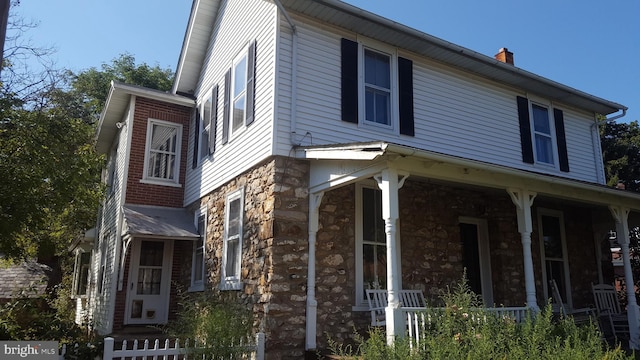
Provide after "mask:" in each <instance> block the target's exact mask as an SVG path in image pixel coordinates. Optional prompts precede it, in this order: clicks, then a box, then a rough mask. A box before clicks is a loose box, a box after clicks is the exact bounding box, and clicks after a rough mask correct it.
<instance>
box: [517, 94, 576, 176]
mask: <svg viewBox="0 0 640 360" xmlns="http://www.w3.org/2000/svg"><path fill="white" fill-rule="evenodd" d="M517 105H518V119H519V122H520V144H521V147H522V161H523V162H525V163H528V164H534V165H538V164H539V165H543V166H545V167H547V168H549V167H552V168H555V169H559V170H560V171H563V172H569V156H568V152H567V139H566V135H565V131H564V112H563V111H562V110H560V109H557V108H552V107H551V106H547V105H545V104H543V103H542V102H537V101H536V102H533V101H530V100H529V99H527V98H524V97H521V96H518V97H517Z"/></svg>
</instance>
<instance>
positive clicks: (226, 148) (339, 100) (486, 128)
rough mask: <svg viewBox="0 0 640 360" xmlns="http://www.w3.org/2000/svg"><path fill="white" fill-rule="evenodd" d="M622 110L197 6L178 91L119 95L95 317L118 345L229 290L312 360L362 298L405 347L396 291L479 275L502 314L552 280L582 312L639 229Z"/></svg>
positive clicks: (274, 334)
mask: <svg viewBox="0 0 640 360" xmlns="http://www.w3.org/2000/svg"><path fill="white" fill-rule="evenodd" d="M625 110H626V108H625V107H624V106H623V105H620V104H617V103H615V102H611V101H608V100H605V99H601V98H599V97H596V96H593V95H590V94H586V93H584V92H581V91H579V90H576V89H573V88H571V87H568V86H565V85H562V84H559V83H557V82H554V81H552V80H549V79H545V78H543V77H541V76H538V75H536V74H532V73H530V72H528V71H526V70H523V69H520V68H518V67H517V66H515V65H514V64H513V54H511V53H509V52H508V50H506V49H502V50H501V51H500V52H499V53H498V55H497V56H496V57H493V56H486V55H483V54H479V53H477V52H474V51H472V50H469V49H466V48H463V47H460V46H457V45H455V44H451V43H449V42H446V41H444V40H441V39H439V38H436V37H433V36H431V35H428V34H425V33H422V32H420V31H418V30H415V29H412V28H409V27H406V26H403V25H401V24H398V23H396V22H393V21H390V20H388V19H385V18H383V17H381V16H378V15H375V14H372V13H369V12H366V11H364V10H362V9H359V8H356V7H354V6H351V5H349V4H346V3H343V2H341V1H337V0H314V1H312V0H272V1H268V0H244V1H232V0H195V1H194V2H193V7H192V12H191V16H190V19H189V23H188V26H187V30H186V35H185V40H184V44H183V47H182V51H181V53H180V57H179V63H178V67H177V71H176V78H175V83H174V86H173V89H172V91H171V92H170V93H162V92H158V91H153V90H148V89H144V88H139V87H135V86H129V85H122V84H113V85H112V88H111V92H110V94H109V97H108V101H107V104H106V107H105V111H104V113H103V115H102V117H101V120H100V129H99V132H98V144H97V146H98V150H99V151H101V152H103V153H105V154H107V155H108V158H109V162H108V167H107V170H106V171H105V181H106V182H107V185H108V186H109V193H108V194H107V198H106V199H105V203H104V205H103V206H102V208H101V210H100V217H99V224H98V228H97V234H96V240H95V244H94V248H93V260H92V266H91V274H90V276H89V278H90V279H91V280H90V290H89V291H88V294H89V300H88V301H86V304H87V308H88V311H89V313H90V314H91V316H92V319H93V321H94V323H95V326H96V329H97V330H98V331H99V332H101V333H111V332H113V331H116V330H118V329H121V328H123V327H126V326H130V325H135V324H158V323H165V322H166V321H168V320H169V319H171V317H172V316H173V315H175V311H176V310H177V309H176V300H175V296H174V295H175V291H176V290H175V286H173V285H172V284H175V283H181V284H184V285H185V286H184V287H185V288H186V289H187V290H188V291H193V292H198V291H203V290H206V289H218V290H219V291H222V292H227V293H230V294H233V295H235V298H236V299H237V301H238V302H242V303H244V304H246V305H247V306H248V307H250V308H252V309H253V312H254V319H255V328H256V330H258V329H259V330H262V331H264V332H265V333H266V335H267V353H268V354H269V355H268V356H269V357H272V358H297V357H301V356H303V355H304V352H305V350H314V349H317V348H322V347H324V346H326V334H327V333H330V334H331V336H332V337H333V338H334V339H337V340H340V339H346V338H348V337H350V336H351V335H352V333H353V328H354V327H356V328H359V329H366V327H367V326H368V324H369V314H368V313H367V311H366V310H367V306H366V299H365V289H368V288H383V289H387V290H388V293H389V294H388V295H389V307H388V308H387V311H386V315H387V321H386V331H387V335H388V336H395V335H401V334H402V333H404V327H403V326H404V324H403V319H402V316H401V314H400V310H399V309H398V300H397V292H398V290H399V289H419V290H422V291H423V292H424V293H425V295H426V296H427V298H429V299H430V301H435V300H436V298H437V294H438V291H439V290H440V289H442V288H443V287H444V286H446V285H448V284H451V283H453V282H455V281H458V280H459V279H460V278H461V277H462V274H463V272H464V271H465V269H466V274H467V276H468V277H469V284H470V286H471V287H472V289H473V290H474V291H476V292H477V293H478V294H481V296H482V298H483V299H484V301H485V304H486V305H487V306H500V305H504V306H522V307H524V306H526V307H530V308H538V307H541V306H543V305H544V304H546V303H547V299H548V298H550V297H551V293H550V290H549V285H548V284H549V281H550V280H555V282H556V283H557V284H558V287H559V290H560V293H561V295H562V298H563V300H564V301H565V302H566V305H567V306H569V307H574V306H575V307H581V306H586V305H588V304H590V303H592V302H593V300H592V296H591V283H601V282H611V281H612V271H611V266H610V264H609V266H603V265H605V263H606V260H607V259H608V255H606V254H607V253H608V251H609V250H608V248H607V246H608V231H609V230H610V229H611V228H616V229H617V233H618V236H619V241H620V243H621V246H622V251H623V253H624V252H626V254H627V255H628V242H629V239H628V235H626V234H628V228H629V226H630V223H631V224H638V222H639V221H638V218H639V215H640V214H639V212H640V196H639V195H638V194H633V193H629V192H626V191H620V190H617V189H611V188H608V187H606V186H605V175H604V170H603V161H602V155H601V148H600V142H599V136H598V126H599V123H598V117H597V115H599V114H600V115H605V116H610V117H613V116H620V115H621V114H624V112H625ZM624 265H625V269H626V271H627V278H626V280H627V283H628V284H630V283H631V282H632V281H633V280H632V278H631V272H630V264H629V261H628V256H627V257H626V258H625V262H624ZM628 288H630V289H633V286H629V287H628ZM231 297H234V296H231ZM629 299H630V303H631V305H632V306H630V309H632V310H633V311H629V320H630V322H631V323H632V324H636V325H633V326H632V327H631V328H632V330H631V343H632V346H633V345H634V344H637V340H638V336H639V334H638V330H637V329H638V326H637V324H638V314H637V311H636V308H637V307H635V306H633V305H635V304H633V301H634V297H629Z"/></svg>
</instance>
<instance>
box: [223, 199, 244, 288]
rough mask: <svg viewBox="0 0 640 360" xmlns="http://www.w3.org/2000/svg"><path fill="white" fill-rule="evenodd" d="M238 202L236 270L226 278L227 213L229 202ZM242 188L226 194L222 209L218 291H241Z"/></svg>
mask: <svg viewBox="0 0 640 360" xmlns="http://www.w3.org/2000/svg"><path fill="white" fill-rule="evenodd" d="M233 201H239V205H240V206H239V209H238V212H239V214H238V216H239V220H240V221H239V229H238V232H239V233H238V249H239V251H238V253H237V254H236V255H237V259H236V269H235V272H236V273H235V274H233V275H232V276H228V275H227V273H226V269H227V258H228V256H227V255H228V254H227V252H228V242H229V240H230V239H229V220H230V216H231V214H230V213H229V209H230V205H231V202H233ZM243 225H244V188H240V189H238V190H235V191H233V192H231V193H229V194H227V196H226V199H225V208H224V238H223V247H222V261H221V269H220V273H221V281H220V289H221V290H241V289H242V245H243V244H242V238H243V234H244V226H243Z"/></svg>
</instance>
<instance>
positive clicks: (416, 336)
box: [402, 307, 531, 346]
mask: <svg viewBox="0 0 640 360" xmlns="http://www.w3.org/2000/svg"><path fill="white" fill-rule="evenodd" d="M430 310H436V311H437V310H444V308H432V309H430ZM478 310H482V311H483V312H484V313H489V314H495V316H496V317H498V318H501V319H511V320H513V321H515V322H517V323H519V322H522V321H524V319H525V318H526V317H527V314H528V312H529V311H530V310H531V309H530V308H528V307H499V308H484V309H478ZM402 311H403V313H405V315H406V319H407V330H408V336H409V339H410V340H411V344H412V345H413V344H416V346H419V344H420V339H421V338H422V337H423V336H424V331H425V329H426V328H427V326H428V325H429V324H430V323H431V321H433V320H436V319H433V318H432V316H435V317H437V316H438V315H437V312H427V309H426V308H402ZM469 313H471V314H470V315H469V316H471V317H472V318H473V317H474V315H473V309H471V311H469Z"/></svg>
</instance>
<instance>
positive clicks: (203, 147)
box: [199, 95, 213, 161]
mask: <svg viewBox="0 0 640 360" xmlns="http://www.w3.org/2000/svg"><path fill="white" fill-rule="evenodd" d="M212 105H213V100H212V96H211V95H209V96H208V97H207V100H205V101H204V103H202V105H201V106H202V110H201V111H200V114H202V116H201V119H200V129H199V131H200V141H199V146H200V151H199V157H200V161H202V159H205V158H206V157H207V156H209V138H210V131H211V114H212Z"/></svg>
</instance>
